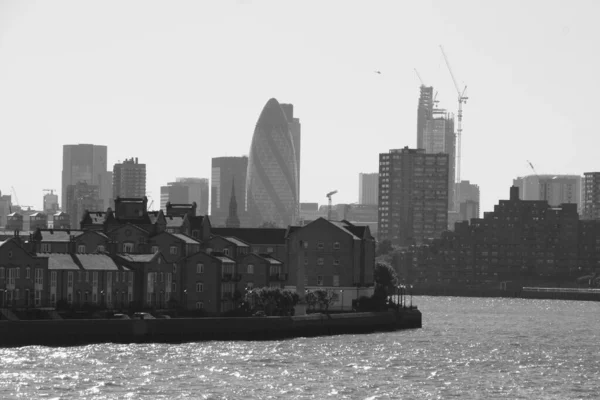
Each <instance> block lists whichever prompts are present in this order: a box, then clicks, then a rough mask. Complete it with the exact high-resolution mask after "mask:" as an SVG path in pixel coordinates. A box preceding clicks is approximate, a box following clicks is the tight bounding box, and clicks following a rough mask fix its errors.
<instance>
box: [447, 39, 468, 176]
mask: <svg viewBox="0 0 600 400" xmlns="http://www.w3.org/2000/svg"><path fill="white" fill-rule="evenodd" d="M440 49H441V50H442V55H443V56H444V61H446V66H447V67H448V71H449V72H450V76H451V77H452V82H454V87H455V88H456V92H457V93H458V118H457V120H458V121H457V126H456V141H457V143H456V183H460V161H461V146H462V106H463V104H466V103H467V100H468V99H469V98H468V97H466V96H465V93H466V91H467V86H466V85H465V88H464V89H463V90H462V92H461V91H460V88H459V87H458V83H456V78H455V77H454V73H453V72H452V68H451V67H450V62H449V61H448V57H446V52H444V48H443V47H442V46H441V45H440Z"/></svg>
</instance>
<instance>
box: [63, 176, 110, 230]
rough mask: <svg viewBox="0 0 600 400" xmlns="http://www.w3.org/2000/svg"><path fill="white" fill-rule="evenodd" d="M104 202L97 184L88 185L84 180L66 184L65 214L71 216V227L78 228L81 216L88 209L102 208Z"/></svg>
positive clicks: (96, 209)
mask: <svg viewBox="0 0 600 400" xmlns="http://www.w3.org/2000/svg"><path fill="white" fill-rule="evenodd" d="M103 206H104V202H103V201H102V199H100V188H99V187H98V185H89V184H87V183H86V182H78V183H76V184H74V185H69V186H67V207H66V210H67V214H68V215H69V216H70V218H71V228H72V229H79V227H80V223H81V218H82V217H83V214H84V213H85V210H88V211H99V210H102V207H103Z"/></svg>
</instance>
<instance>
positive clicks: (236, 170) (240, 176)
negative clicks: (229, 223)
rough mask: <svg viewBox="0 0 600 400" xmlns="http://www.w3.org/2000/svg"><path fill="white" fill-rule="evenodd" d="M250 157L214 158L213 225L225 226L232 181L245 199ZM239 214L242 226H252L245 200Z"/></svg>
mask: <svg viewBox="0 0 600 400" xmlns="http://www.w3.org/2000/svg"><path fill="white" fill-rule="evenodd" d="M247 171H248V157H246V156H243V157H217V158H213V159H212V172H211V188H210V221H211V223H212V224H213V226H221V227H223V226H225V220H226V219H227V215H229V199H230V198H231V182H234V187H235V192H236V193H238V196H239V197H240V199H245V193H246V175H247ZM238 216H239V218H240V223H241V226H245V227H247V226H250V225H249V221H248V213H247V212H246V205H245V201H240V207H239V208H238Z"/></svg>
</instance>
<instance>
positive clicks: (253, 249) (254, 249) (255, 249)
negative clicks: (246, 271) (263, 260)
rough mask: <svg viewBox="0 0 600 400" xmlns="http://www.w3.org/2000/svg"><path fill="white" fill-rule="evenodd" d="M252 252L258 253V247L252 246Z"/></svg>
mask: <svg viewBox="0 0 600 400" xmlns="http://www.w3.org/2000/svg"><path fill="white" fill-rule="evenodd" d="M252 252H253V253H254V254H258V253H260V247H253V248H252Z"/></svg>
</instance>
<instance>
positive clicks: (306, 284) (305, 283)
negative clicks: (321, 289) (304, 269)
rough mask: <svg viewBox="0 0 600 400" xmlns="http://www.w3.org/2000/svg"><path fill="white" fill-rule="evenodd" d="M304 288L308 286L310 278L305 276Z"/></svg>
mask: <svg viewBox="0 0 600 400" xmlns="http://www.w3.org/2000/svg"><path fill="white" fill-rule="evenodd" d="M304 286H308V276H307V275H304Z"/></svg>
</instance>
